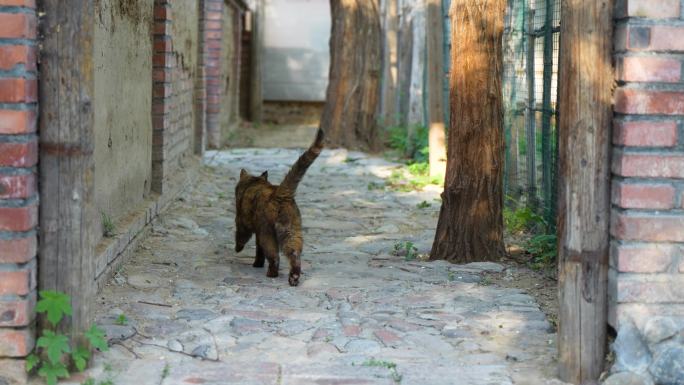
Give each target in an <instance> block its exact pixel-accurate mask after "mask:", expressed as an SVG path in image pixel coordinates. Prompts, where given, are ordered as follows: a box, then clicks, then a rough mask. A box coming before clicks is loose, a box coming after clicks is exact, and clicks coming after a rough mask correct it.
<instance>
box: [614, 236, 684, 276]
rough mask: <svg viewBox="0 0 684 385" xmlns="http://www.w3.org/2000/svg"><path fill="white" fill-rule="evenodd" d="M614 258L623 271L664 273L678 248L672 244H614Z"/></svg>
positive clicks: (616, 265)
mask: <svg viewBox="0 0 684 385" xmlns="http://www.w3.org/2000/svg"><path fill="white" fill-rule="evenodd" d="M611 253H612V259H613V260H614V264H615V268H616V269H617V270H618V271H619V272H621V273H663V272H666V271H668V269H669V268H670V266H671V265H672V263H673V262H674V258H676V256H677V253H678V248H677V247H676V246H674V245H671V244H657V243H651V244H638V245H624V244H621V245H614V246H613V248H612V250H611Z"/></svg>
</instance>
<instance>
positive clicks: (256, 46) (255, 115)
mask: <svg viewBox="0 0 684 385" xmlns="http://www.w3.org/2000/svg"><path fill="white" fill-rule="evenodd" d="M264 5H265V2H264V0H257V2H256V6H255V7H254V12H252V46H251V49H252V52H251V53H252V57H251V63H250V64H251V65H252V71H251V75H252V76H251V82H250V91H249V98H250V99H249V116H250V118H251V120H252V122H254V123H261V119H262V116H263V99H264V97H263V92H262V88H261V85H262V74H261V59H262V56H263V50H264Z"/></svg>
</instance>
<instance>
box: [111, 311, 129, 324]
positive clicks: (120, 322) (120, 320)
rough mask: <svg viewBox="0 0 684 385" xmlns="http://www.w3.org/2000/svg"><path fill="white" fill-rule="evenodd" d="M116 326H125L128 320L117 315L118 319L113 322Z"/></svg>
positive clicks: (123, 315)
mask: <svg viewBox="0 0 684 385" xmlns="http://www.w3.org/2000/svg"><path fill="white" fill-rule="evenodd" d="M114 322H115V323H116V324H117V325H122V326H125V325H126V324H128V319H127V318H126V315H125V314H119V317H117V318H116V321H114Z"/></svg>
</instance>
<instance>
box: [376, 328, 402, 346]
mask: <svg viewBox="0 0 684 385" xmlns="http://www.w3.org/2000/svg"><path fill="white" fill-rule="evenodd" d="M373 334H374V335H375V338H377V339H379V340H380V342H382V343H383V344H384V345H385V346H390V345H393V344H394V343H396V342H398V341H399V340H401V338H400V337H399V336H398V335H396V334H395V333H393V332H391V331H389V330H385V329H380V330H376V331H374V332H373Z"/></svg>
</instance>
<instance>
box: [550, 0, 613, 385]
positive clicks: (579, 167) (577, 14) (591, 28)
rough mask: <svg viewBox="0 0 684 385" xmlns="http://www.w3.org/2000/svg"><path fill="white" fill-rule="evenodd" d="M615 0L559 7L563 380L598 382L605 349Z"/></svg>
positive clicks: (583, 0) (574, 0) (570, 0)
mask: <svg viewBox="0 0 684 385" xmlns="http://www.w3.org/2000/svg"><path fill="white" fill-rule="evenodd" d="M614 4H615V1H614V0H566V1H563V5H562V7H561V12H562V16H561V19H562V20H563V22H562V23H561V32H560V39H561V41H560V45H561V51H560V52H561V55H560V73H559V77H560V78H562V79H563V87H561V88H559V92H560V94H559V114H560V115H559V125H558V129H559V142H558V145H559V154H560V159H559V161H560V164H559V166H560V167H559V172H560V175H559V183H558V192H559V199H558V203H559V205H558V237H559V243H558V252H559V253H558V288H559V289H558V290H559V302H560V303H559V309H558V313H559V318H560V324H559V327H558V364H559V369H560V370H559V374H560V378H561V380H563V381H565V382H571V383H574V384H579V383H585V382H591V381H592V380H597V379H598V378H599V376H600V374H601V371H602V369H603V362H604V358H605V352H606V322H607V286H608V285H607V281H608V255H609V248H610V234H609V229H610V139H611V135H610V129H611V126H612V118H613V111H612V105H611V101H612V99H613V97H612V88H613V82H614V79H615V78H614V76H613V67H612V53H613V15H612V10H613V6H614Z"/></svg>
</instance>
